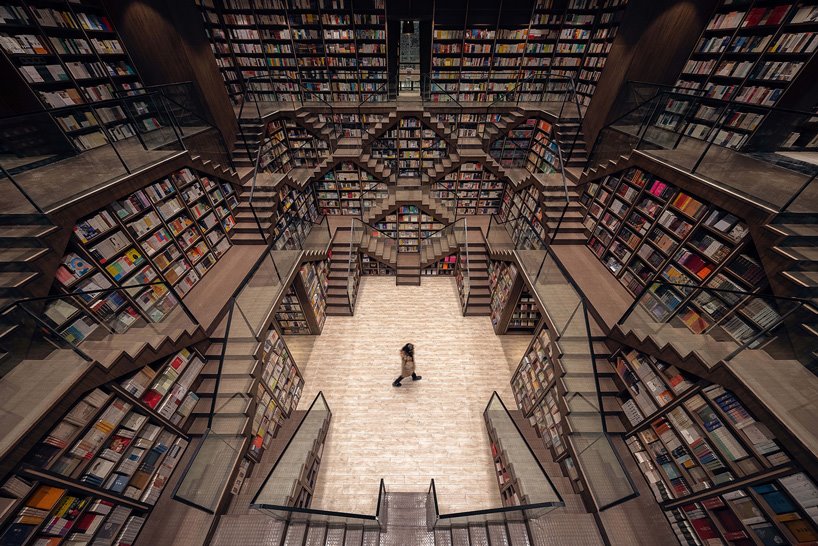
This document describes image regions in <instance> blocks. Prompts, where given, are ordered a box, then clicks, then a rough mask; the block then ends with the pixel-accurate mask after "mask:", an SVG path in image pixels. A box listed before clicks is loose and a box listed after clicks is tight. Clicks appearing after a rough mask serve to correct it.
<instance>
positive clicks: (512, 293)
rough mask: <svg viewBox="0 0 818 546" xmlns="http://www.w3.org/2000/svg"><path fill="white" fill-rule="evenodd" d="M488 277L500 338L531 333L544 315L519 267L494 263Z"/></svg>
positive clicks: (507, 263) (492, 317)
mask: <svg viewBox="0 0 818 546" xmlns="http://www.w3.org/2000/svg"><path fill="white" fill-rule="evenodd" d="M488 276H489V288H490V290H491V302H490V308H491V323H492V325H493V326H494V331H495V332H496V333H498V334H506V333H508V334H514V333H518V334H519V333H532V332H533V331H534V330H535V329H536V327H537V325H538V324H539V322H540V317H541V313H540V311H539V308H538V306H537V304H536V302H535V301H534V300H533V298H531V296H530V295H529V294H528V292H527V290H526V288H525V283H524V281H523V278H522V275H520V274H519V271H518V270H517V266H516V265H515V264H513V263H509V262H502V261H498V260H491V261H490V262H489V267H488Z"/></svg>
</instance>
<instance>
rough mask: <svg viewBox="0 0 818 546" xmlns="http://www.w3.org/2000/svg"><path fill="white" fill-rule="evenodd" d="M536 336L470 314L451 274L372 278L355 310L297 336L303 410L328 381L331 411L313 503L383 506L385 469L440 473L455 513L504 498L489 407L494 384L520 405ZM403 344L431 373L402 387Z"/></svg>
mask: <svg viewBox="0 0 818 546" xmlns="http://www.w3.org/2000/svg"><path fill="white" fill-rule="evenodd" d="M529 341H530V337H529V336H497V335H495V334H494V330H493V329H492V326H491V320H490V319H489V317H464V316H463V315H462V314H461V311H460V303H459V299H458V295H457V287H456V285H455V282H454V280H453V279H452V278H443V277H431V278H429V277H424V278H423V284H422V286H419V287H417V286H396V285H395V278H394V277H364V278H363V279H362V280H361V287H360V291H359V295H358V304H357V307H356V310H355V316H354V317H328V318H327V321H326V324H325V325H324V330H323V333H322V334H321V335H320V336H287V337H286V342H287V345H288V346H289V347H290V350H291V351H292V353H293V357H294V358H295V361H296V363H297V364H298V366H299V368H300V369H301V370H302V372H303V374H304V379H305V388H304V394H303V396H302V398H301V403H300V404H299V409H302V410H303V409H307V408H308V407H309V404H310V403H311V402H312V400H313V399H314V398H315V396H316V394H318V392H319V391H323V392H324V396H325V397H326V399H327V402H328V404H329V406H330V408H331V409H332V420H331V422H330V430H329V434H328V436H327V443H326V446H325V448H324V455H323V460H322V463H321V469H320V472H319V475H318V485H317V490H316V494H315V498H314V500H313V503H312V508H320V509H324V510H335V511H341V512H355V513H364V514H374V513H375V503H376V499H377V496H378V485H379V482H380V479H381V478H383V479H384V482H385V484H386V487H387V488H388V489H389V490H390V491H425V490H426V489H428V487H429V482H430V480H431V479H432V478H434V479H435V484H436V486H437V492H438V501H439V505H440V510H441V512H444V513H451V512H460V511H464V510H478V509H484V508H492V507H497V506H500V498H499V493H498V487H497V481H496V479H495V477H494V473H493V469H492V461H491V455H490V448H489V442H488V435H487V433H486V427H485V424H484V421H483V409H484V408H485V406H486V404H487V403H488V401H489V397H490V396H491V393H492V392H493V391H494V390H497V392H498V393H499V394H500V396H501V397H502V398H503V401H504V402H505V403H506V405H507V406H508V408H509V409H513V408H514V407H515V406H514V397H513V396H512V394H511V385H510V380H511V373H512V372H513V370H514V369H515V368H516V366H517V364H518V363H519V361H520V359H521V358H522V355H523V353H524V352H525V349H526V347H527V346H528V343H529ZM404 343H413V344H414V345H415V361H416V363H417V373H418V374H420V375H422V376H423V379H422V380H421V381H418V382H412V380H411V379H406V380H404V381H403V386H402V387H400V388H394V387H392V386H391V385H390V383H391V382H392V381H393V380H394V379H395V378H396V377H397V376H398V373H399V372H400V358H399V356H398V350H399V349H400V348H401V346H403V344H404Z"/></svg>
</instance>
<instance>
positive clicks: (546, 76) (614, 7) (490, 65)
mask: <svg viewBox="0 0 818 546" xmlns="http://www.w3.org/2000/svg"><path fill="white" fill-rule="evenodd" d="M626 5H627V1H626V0H603V1H598V2H593V3H589V2H587V1H586V0H571V1H569V2H567V3H566V2H554V1H553V0H538V1H537V2H536V4H535V5H534V6H533V8H534V9H533V10H532V13H531V18H530V20H529V21H528V22H527V23H522V24H518V25H516V26H514V27H513V28H506V27H501V28H494V27H493V26H491V27H489V26H481V25H472V24H470V23H469V22H468V21H469V14H468V12H467V17H466V21H464V22H463V23H459V24H452V23H450V22H448V20H446V19H443V22H437V21H436V22H435V25H434V28H433V31H432V47H431V63H430V65H431V78H432V82H433V84H436V85H435V86H434V87H433V88H432V89H433V92H432V93H431V94H430V95H431V96H430V98H431V100H432V101H436V102H448V101H451V100H453V99H454V98H456V99H457V100H458V101H459V102H466V101H488V102H493V101H495V100H501V99H503V98H504V97H508V93H509V92H516V95H517V96H518V97H519V98H520V100H523V101H537V102H539V101H547V100H550V99H551V98H555V99H556V100H561V99H562V96H561V95H562V94H563V93H564V92H565V91H569V88H568V85H569V84H568V83H567V81H565V82H564V83H563V81H562V80H559V81H557V80H554V79H551V77H550V76H551V75H561V76H565V77H569V78H572V79H575V81H576V82H577V91H578V99H579V101H580V102H581V104H584V105H587V104H588V103H590V99H591V97H592V96H593V93H594V90H595V88H596V82H597V81H598V80H599V76H600V75H601V72H602V69H603V67H604V66H605V61H606V59H607V56H608V53H609V52H610V49H611V45H612V44H613V40H614V37H615V36H616V32H617V29H618V28H619V21H620V20H621V18H622V14H623V12H624V9H625V7H626ZM438 9H440V8H438ZM444 9H445V8H444ZM520 82H524V83H522V84H521V83H520ZM552 94H553V95H552Z"/></svg>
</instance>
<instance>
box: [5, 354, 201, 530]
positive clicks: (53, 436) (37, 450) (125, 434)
mask: <svg viewBox="0 0 818 546" xmlns="http://www.w3.org/2000/svg"><path fill="white" fill-rule="evenodd" d="M204 364H205V362H204V359H203V358H202V356H201V355H200V354H199V353H197V352H195V351H190V350H187V349H185V350H182V351H180V352H179V353H177V354H175V355H173V356H172V357H170V358H168V359H165V360H163V361H160V362H158V363H156V364H154V365H152V366H146V367H144V368H142V369H141V370H139V371H138V372H137V373H135V374H133V375H132V376H130V377H128V378H126V379H124V380H122V381H121V382H112V383H108V384H106V385H104V386H102V387H99V388H96V389H94V390H92V391H90V392H89V393H88V394H86V395H85V396H84V397H83V398H81V399H80V400H79V401H78V402H77V403H76V404H74V406H73V407H71V408H70V409H69V410H68V412H67V413H66V414H65V415H64V417H63V418H62V419H61V420H60V421H59V422H57V424H56V425H55V426H54V427H53V428H52V429H51V430H50V431H49V432H48V433H47V434H46V435H45V436H44V437H43V438H42V439H41V441H40V442H39V443H37V444H36V445H35V446H34V448H32V450H31V451H30V452H29V453H28V455H27V456H26V458H25V459H24V460H23V463H22V464H21V466H20V467H19V468H18V469H17V470H16V471H15V473H14V474H13V475H12V476H11V477H10V478H9V479H8V480H7V481H6V482H5V483H4V484H3V485H2V487H0V494H2V498H3V500H4V503H5V504H6V506H7V508H9V509H8V510H7V511H6V514H5V515H6V516H7V517H6V519H5V524H4V528H3V530H2V532H0V542H2V543H3V544H26V543H28V544H36V543H43V544H46V543H47V544H58V543H62V544H75V543H91V542H92V541H94V542H95V543H96V542H99V543H106V544H131V543H132V542H133V540H134V539H135V538H136V535H137V534H138V532H139V529H140V528H141V525H142V523H143V522H144V520H145V518H147V517H148V515H149V514H150V512H151V510H152V507H153V506H154V505H155V504H156V502H157V500H158V499H159V496H160V495H161V494H162V492H163V490H164V486H165V484H166V483H167V481H168V479H169V478H170V475H171V473H172V472H173V470H174V469H175V468H176V466H177V465H178V462H179V460H180V459H181V457H182V454H183V453H184V450H185V448H186V447H187V445H188V438H187V436H186V435H185V433H184V432H183V427H184V424H185V422H186V421H187V420H188V417H189V416H190V413H191V412H192V410H193V407H194V406H195V404H196V400H197V397H196V395H195V394H194V393H193V392H192V387H193V385H194V384H195V382H196V381H197V379H198V376H199V373H200V372H201V370H202V369H203V367H204Z"/></svg>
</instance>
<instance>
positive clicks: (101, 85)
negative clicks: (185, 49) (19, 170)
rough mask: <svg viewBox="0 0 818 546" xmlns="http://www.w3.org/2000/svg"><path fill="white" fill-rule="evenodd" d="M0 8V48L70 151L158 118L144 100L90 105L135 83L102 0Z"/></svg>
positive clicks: (154, 124)
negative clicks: (1, 9)
mask: <svg viewBox="0 0 818 546" xmlns="http://www.w3.org/2000/svg"><path fill="white" fill-rule="evenodd" d="M3 9H4V11H3V15H2V16H1V17H0V50H2V52H3V54H4V55H5V56H6V58H7V59H8V62H9V63H10V64H11V65H13V66H14V67H15V69H17V71H18V72H19V74H20V77H21V79H22V80H24V81H25V82H26V84H27V85H28V87H29V89H30V90H31V93H32V94H33V95H34V96H36V97H37V100H38V101H39V102H40V104H41V105H42V107H43V109H44V110H45V111H47V112H48V113H49V115H50V116H51V117H52V119H53V120H54V121H55V122H56V123H57V124H58V125H59V126H60V128H61V129H62V130H63V131H64V132H65V133H66V136H67V138H68V140H69V141H70V142H71V144H72V146H73V147H74V149H75V150H76V151H84V150H89V149H91V148H95V147H97V146H103V145H105V144H107V143H109V142H116V141H119V140H122V139H126V138H130V137H134V136H136V135H137V133H143V132H149V131H151V130H154V129H158V128H160V127H161V126H162V124H161V122H160V121H159V118H158V116H159V115H160V114H159V113H158V112H154V111H153V108H152V107H150V106H149V103H148V101H138V100H136V101H134V100H128V103H127V105H125V104H124V103H123V104H122V105H117V104H114V105H110V103H109V104H106V105H102V106H99V107H97V108H95V109H94V110H92V106H93V105H94V104H95V103H101V102H103V101H107V100H111V99H116V98H119V97H121V96H124V95H133V94H135V93H136V92H138V91H139V90H140V89H141V88H142V83H141V80H140V77H139V74H138V73H137V71H136V69H135V68H134V64H133V62H132V61H131V59H130V57H129V56H128V54H127V52H126V50H125V49H124V47H123V46H122V42H121V40H120V38H119V35H118V34H117V31H116V29H115V28H114V27H113V25H112V24H111V22H110V20H109V18H108V16H107V13H106V11H105V7H104V5H103V3H102V2H98V1H95V0H89V1H86V2H81V3H80V2H73V1H68V0H57V1H51V0H48V1H46V0H39V1H34V2H7V3H6V5H4V6H3ZM123 108H125V109H123ZM125 110H127V111H125Z"/></svg>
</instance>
